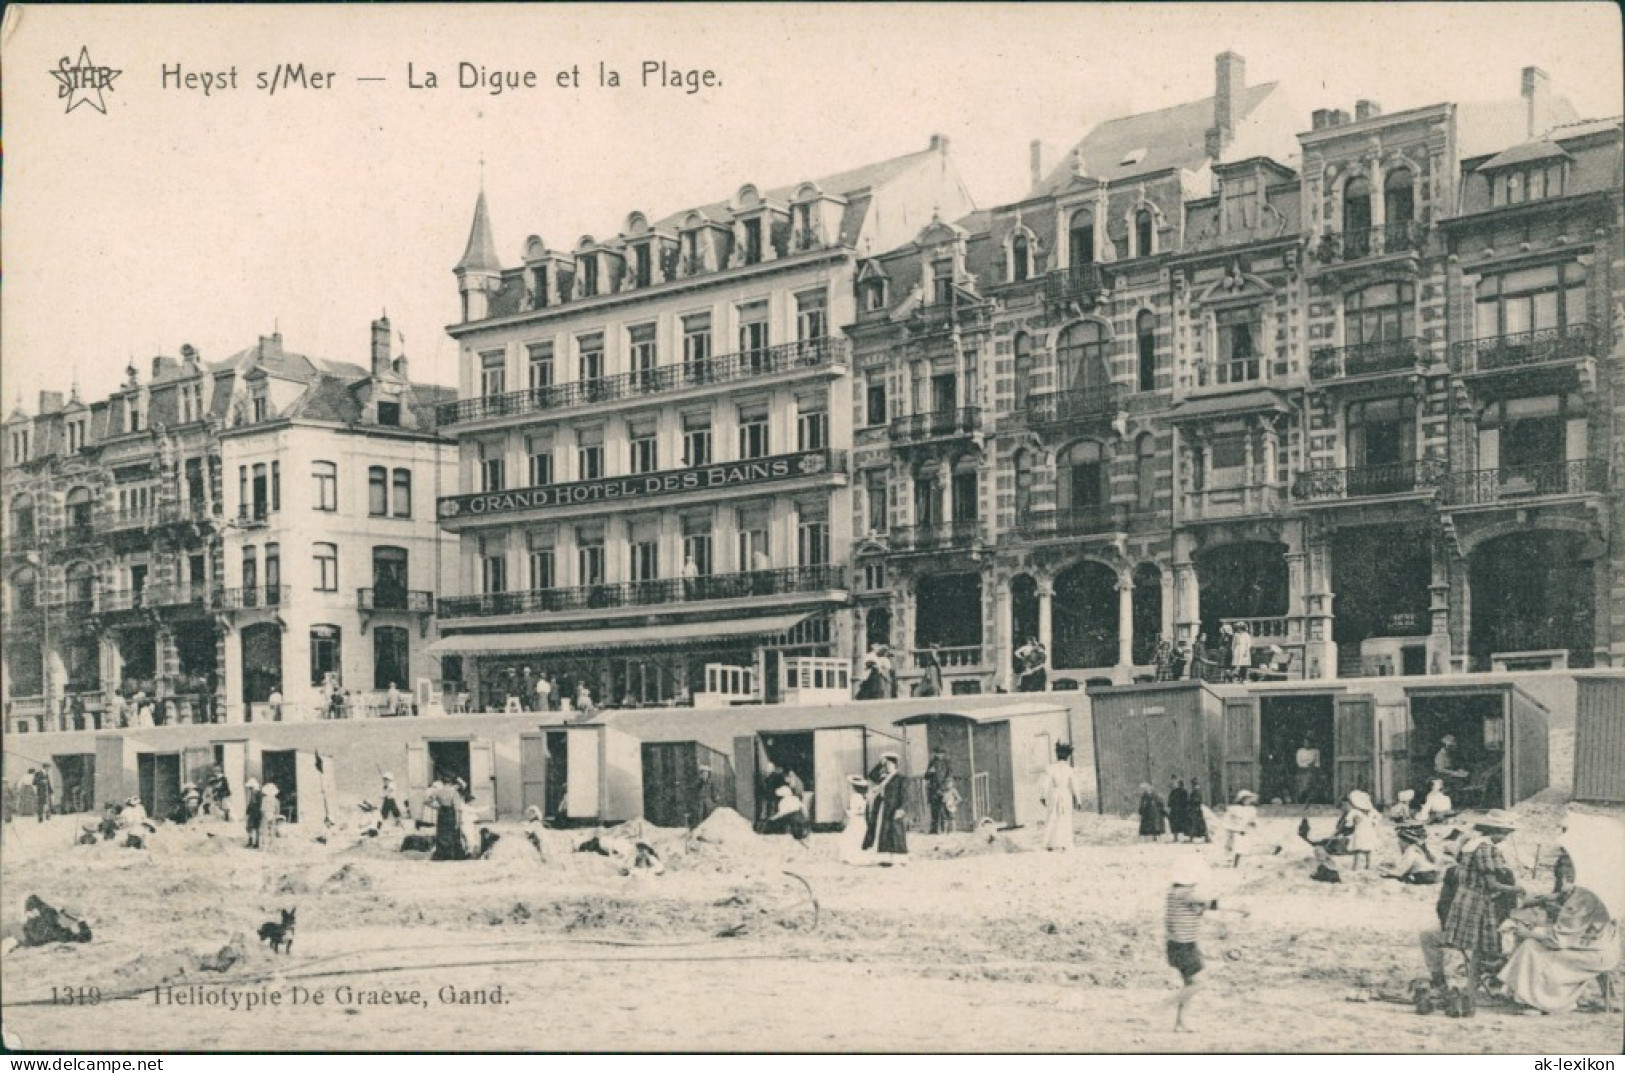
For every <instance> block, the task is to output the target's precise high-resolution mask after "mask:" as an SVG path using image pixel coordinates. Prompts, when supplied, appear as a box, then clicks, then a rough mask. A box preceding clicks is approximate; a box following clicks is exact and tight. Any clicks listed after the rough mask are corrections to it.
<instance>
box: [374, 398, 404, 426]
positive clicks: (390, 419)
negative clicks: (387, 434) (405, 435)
mask: <svg viewBox="0 0 1625 1073" xmlns="http://www.w3.org/2000/svg"><path fill="white" fill-rule="evenodd" d="M378 423H379V424H380V425H385V426H388V427H390V428H399V427H400V424H401V404H400V403H398V402H380V403H379V404H378Z"/></svg>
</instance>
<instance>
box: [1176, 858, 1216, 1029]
mask: <svg viewBox="0 0 1625 1073" xmlns="http://www.w3.org/2000/svg"><path fill="white" fill-rule="evenodd" d="M1201 879H1202V862H1201V860H1200V859H1199V858H1196V857H1186V858H1183V859H1181V860H1180V861H1179V863H1178V864H1176V865H1175V866H1174V874H1173V885H1172V886H1170V887H1169V888H1168V904H1167V912H1166V916H1165V918H1164V919H1165V922H1166V924H1167V931H1168V964H1169V965H1172V966H1173V967H1174V968H1176V969H1178V970H1179V975H1180V979H1181V980H1182V984H1181V986H1180V989H1179V993H1178V994H1176V995H1175V996H1174V997H1173V999H1172V1002H1173V1005H1174V1031H1175V1032H1190V1031H1192V1029H1191V1028H1190V1027H1189V1026H1187V1025H1186V1024H1185V1008H1186V1007H1187V1006H1189V1005H1190V1001H1191V999H1192V998H1194V997H1195V995H1196V992H1197V990H1198V989H1199V988H1200V987H1201V986H1202V984H1201V981H1200V980H1199V979H1198V977H1199V976H1200V975H1201V972H1202V952H1201V950H1200V949H1199V948H1198V947H1197V945H1196V941H1197V939H1198V938H1200V937H1201V934H1202V914H1203V913H1205V912H1207V911H1208V910H1209V909H1217V908H1219V902H1218V899H1216V898H1215V899H1207V898H1203V897H1202V896H1201V895H1200V894H1198V893H1197V889H1196V887H1197V884H1198V883H1199V882H1200V881H1201Z"/></svg>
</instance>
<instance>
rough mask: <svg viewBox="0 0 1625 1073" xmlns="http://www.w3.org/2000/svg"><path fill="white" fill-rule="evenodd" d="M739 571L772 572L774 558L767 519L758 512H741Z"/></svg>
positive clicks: (739, 519) (739, 520)
mask: <svg viewBox="0 0 1625 1073" xmlns="http://www.w3.org/2000/svg"><path fill="white" fill-rule="evenodd" d="M737 518H738V525H739V532H738V544H739V569H740V570H742V571H746V570H750V571H759V570H771V569H772V568H773V556H772V552H771V551H770V549H769V547H768V541H767V517H766V515H765V514H762V513H759V512H756V511H743V510H742V511H739V512H738V514H737Z"/></svg>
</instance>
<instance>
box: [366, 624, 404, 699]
mask: <svg viewBox="0 0 1625 1073" xmlns="http://www.w3.org/2000/svg"><path fill="white" fill-rule="evenodd" d="M411 658H412V635H411V633H410V632H409V631H408V630H407V629H406V628H405V627H404V626H374V627H373V628H372V688H374V689H388V688H389V687H390V686H395V687H396V688H397V689H400V688H408V687H410V686H411V682H412V677H411V676H412V665H411Z"/></svg>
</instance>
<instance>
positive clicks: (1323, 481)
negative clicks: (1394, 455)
mask: <svg viewBox="0 0 1625 1073" xmlns="http://www.w3.org/2000/svg"><path fill="white" fill-rule="evenodd" d="M1445 476H1446V470H1445V464H1444V463H1443V462H1440V461H1436V460H1433V459H1429V460H1426V461H1422V462H1400V463H1395V464H1392V465H1386V466H1353V467H1350V468H1349V469H1311V470H1305V471H1303V472H1302V473H1299V474H1298V476H1297V479H1296V480H1294V481H1293V482H1292V498H1293V499H1298V500H1305V501H1308V502H1317V501H1325V500H1342V499H1363V498H1365V497H1368V496H1398V495H1407V494H1410V493H1414V492H1432V491H1434V490H1435V489H1437V488H1438V487H1439V483H1440V482H1441V481H1442V480H1444V479H1445Z"/></svg>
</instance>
